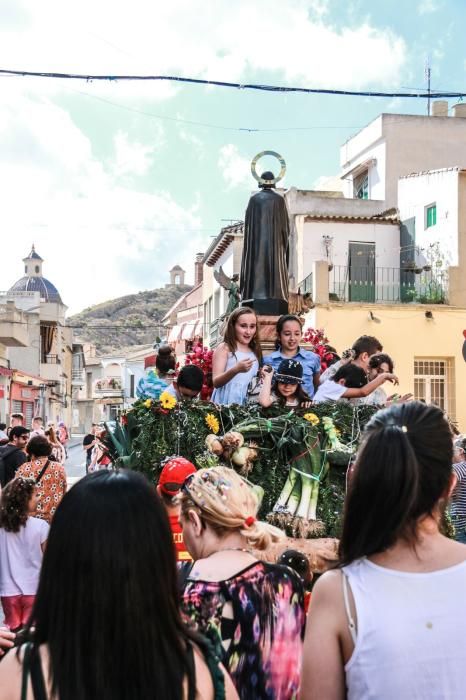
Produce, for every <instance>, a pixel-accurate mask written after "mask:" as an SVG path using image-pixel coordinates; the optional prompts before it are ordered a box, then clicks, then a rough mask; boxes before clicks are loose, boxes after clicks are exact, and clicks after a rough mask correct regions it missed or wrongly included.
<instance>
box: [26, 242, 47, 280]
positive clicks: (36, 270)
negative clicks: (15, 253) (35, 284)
mask: <svg viewBox="0 0 466 700" xmlns="http://www.w3.org/2000/svg"><path fill="white" fill-rule="evenodd" d="M43 262H44V261H43V259H42V258H41V257H40V255H38V254H37V253H36V249H35V248H34V244H32V249H31V252H30V253H29V255H28V256H27V258H23V263H24V274H25V275H26V276H27V277H42V263H43Z"/></svg>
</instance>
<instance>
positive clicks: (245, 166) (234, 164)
mask: <svg viewBox="0 0 466 700" xmlns="http://www.w3.org/2000/svg"><path fill="white" fill-rule="evenodd" d="M218 167H219V169H220V171H221V173H222V176H223V179H224V180H225V182H226V183H227V186H228V189H230V188H232V187H243V188H248V189H252V185H253V180H252V177H251V161H250V160H248V158H246V157H245V156H242V155H241V154H240V153H239V151H238V148H237V147H236V146H235V145H234V144H233V143H227V144H225V146H222V147H221V149H220V153H219V157H218Z"/></svg>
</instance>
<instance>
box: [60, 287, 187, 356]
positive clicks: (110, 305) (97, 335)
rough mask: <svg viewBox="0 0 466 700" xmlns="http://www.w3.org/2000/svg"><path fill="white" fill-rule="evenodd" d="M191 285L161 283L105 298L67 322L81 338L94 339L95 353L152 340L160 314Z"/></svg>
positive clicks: (159, 330) (158, 325)
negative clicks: (114, 297)
mask: <svg viewBox="0 0 466 700" xmlns="http://www.w3.org/2000/svg"><path fill="white" fill-rule="evenodd" d="M190 289H191V287H190V286H188V285H177V286H176V287H175V286H173V287H172V286H170V287H162V288H161V289H153V290H152V291H147V292H139V293H138V294H129V295H127V296H123V297H119V298H118V299H112V300H110V301H105V302H103V303H101V304H96V305H95V306H90V307H88V308H87V309H84V310H83V311H81V312H80V313H78V314H75V315H74V316H70V317H69V318H68V319H67V325H68V326H73V327H74V328H75V329H76V330H75V336H77V337H79V338H80V340H83V341H84V342H88V343H93V344H94V345H95V346H96V348H97V352H98V354H105V353H110V352H113V351H115V350H119V349H121V348H123V347H127V346H130V345H141V344H144V343H154V342H155V340H156V338H157V337H158V336H160V335H161V333H162V326H161V320H162V318H163V317H164V316H165V314H166V313H167V311H168V310H169V309H170V307H171V306H173V304H174V303H175V302H176V301H177V300H178V299H179V298H180V296H181V295H182V294H184V293H185V292H187V291H189V290H190Z"/></svg>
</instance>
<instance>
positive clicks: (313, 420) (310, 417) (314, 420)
mask: <svg viewBox="0 0 466 700" xmlns="http://www.w3.org/2000/svg"><path fill="white" fill-rule="evenodd" d="M303 418H304V420H307V422H308V423H310V424H311V425H319V423H320V420H319V418H318V417H317V416H316V414H315V413H305V414H304V416H303Z"/></svg>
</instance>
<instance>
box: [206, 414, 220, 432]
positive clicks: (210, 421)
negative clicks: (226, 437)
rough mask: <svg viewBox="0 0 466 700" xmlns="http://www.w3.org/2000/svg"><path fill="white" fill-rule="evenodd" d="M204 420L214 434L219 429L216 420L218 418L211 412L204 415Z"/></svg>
mask: <svg viewBox="0 0 466 700" xmlns="http://www.w3.org/2000/svg"><path fill="white" fill-rule="evenodd" d="M205 422H206V425H207V427H208V428H210V430H211V431H212V433H214V435H217V433H218V431H219V430H220V423H219V422H218V418H217V417H216V416H214V414H213V413H208V414H207V415H206V417H205Z"/></svg>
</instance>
